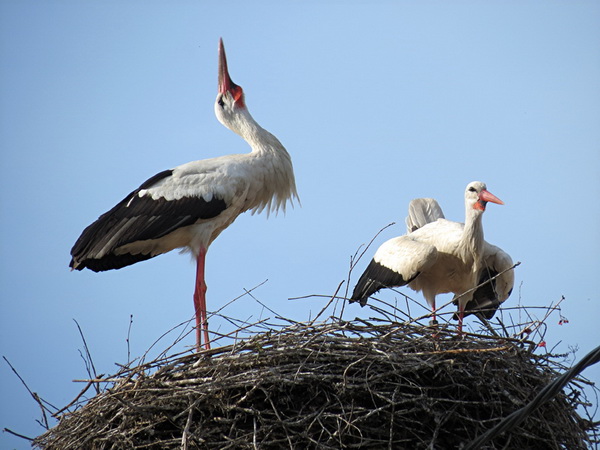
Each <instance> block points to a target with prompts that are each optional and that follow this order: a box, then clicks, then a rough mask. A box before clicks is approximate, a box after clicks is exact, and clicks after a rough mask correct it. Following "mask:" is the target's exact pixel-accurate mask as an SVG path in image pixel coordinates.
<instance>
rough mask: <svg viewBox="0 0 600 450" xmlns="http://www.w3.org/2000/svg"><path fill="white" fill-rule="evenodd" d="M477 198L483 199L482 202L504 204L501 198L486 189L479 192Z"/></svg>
mask: <svg viewBox="0 0 600 450" xmlns="http://www.w3.org/2000/svg"><path fill="white" fill-rule="evenodd" d="M479 200H483V201H484V202H492V203H497V204H498V205H504V202H503V201H502V200H500V199H499V198H498V197H496V196H495V195H494V194H492V193H491V192H488V191H486V190H485V189H484V190H483V191H481V192H480V193H479Z"/></svg>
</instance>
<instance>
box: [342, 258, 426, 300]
mask: <svg viewBox="0 0 600 450" xmlns="http://www.w3.org/2000/svg"><path fill="white" fill-rule="evenodd" d="M418 275H419V273H417V274H416V275H415V276H414V277H412V278H410V279H409V280H405V279H404V278H403V277H402V275H400V274H399V273H398V272H395V271H393V270H392V269H390V268H388V267H386V266H384V265H381V264H379V263H378V262H376V261H375V260H374V259H372V260H371V262H370V263H369V265H368V266H367V268H366V269H365V271H364V273H363V274H362V275H361V277H360V278H359V280H358V283H356V287H355V288H354V291H353V292H352V297H351V298H350V302H360V306H365V305H366V304H367V300H368V299H369V297H370V296H371V295H373V294H374V293H376V292H377V291H379V290H380V289H383V288H389V287H399V286H404V285H406V284H408V283H410V282H411V281H412V280H414V279H415V278H416V277H417V276H418Z"/></svg>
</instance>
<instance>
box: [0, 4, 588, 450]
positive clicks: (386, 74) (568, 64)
mask: <svg viewBox="0 0 600 450" xmlns="http://www.w3.org/2000/svg"><path fill="white" fill-rule="evenodd" d="M200 3H201V2H192V1H189V2H176V3H173V2H161V1H151V2H141V1H135V2H133V1H128V2H120V1H112V2H98V1H89V2H78V1H45V2H38V1H29V0H18V1H16V0H15V1H7V0H4V1H2V2H1V3H0V61H2V62H1V64H0V94H1V95H0V146H1V149H0V150H1V153H0V161H1V168H2V176H1V177H0V183H1V185H0V189H1V190H0V192H1V194H0V215H1V217H0V219H1V222H0V226H1V233H0V302H1V303H0V355H4V356H6V357H7V358H8V359H9V360H10V361H11V362H12V363H13V365H14V366H15V367H16V368H17V369H18V370H19V373H20V374H21V375H22V376H23V377H24V378H25V379H26V381H27V382H28V384H29V386H30V387H31V389H32V390H34V391H36V392H38V393H40V395H42V396H43V397H44V398H45V399H47V400H48V401H50V402H52V403H54V404H55V405H59V406H62V405H64V404H66V403H68V402H69V401H70V400H71V399H72V398H73V397H74V396H75V395H76V394H77V392H78V391H79V390H80V389H81V385H80V384H76V383H72V381H71V380H73V379H77V378H85V377H86V376H87V374H86V372H85V367H84V364H83V362H82V360H81V358H80V356H79V353H78V351H79V349H80V348H82V345H81V342H80V339H79V336H78V332H77V328H76V326H75V324H74V322H73V319H76V320H77V321H78V322H79V323H80V325H81V327H82V329H83V331H84V333H85V335H86V339H87V342H88V344H89V347H90V351H91V353H92V355H93V357H94V361H95V364H96V368H97V370H98V372H99V373H110V372H114V371H115V370H116V366H115V365H114V363H115V362H119V363H124V362H126V360H127V345H126V342H125V338H126V336H127V328H128V325H129V317H130V315H131V314H132V315H133V316H134V323H133V327H132V332H131V352H132V356H139V355H141V354H142V353H143V352H144V351H145V350H146V349H147V348H148V347H149V346H150V345H151V344H152V343H153V342H154V341H155V339H156V338H158V337H159V336H160V335H161V334H162V333H163V332H164V331H166V330H168V329H170V328H171V327H173V326H174V325H176V324H178V323H180V322H182V321H184V320H186V319H188V318H191V317H192V314H193V306H192V292H193V283H194V264H192V263H191V261H190V258H189V257H188V256H186V255H184V256H181V255H179V254H177V252H173V253H172V254H168V255H164V256H161V257H158V258H155V259H153V260H151V261H147V262H143V263H140V264H137V265H135V266H132V267H130V268H126V269H122V270H119V271H111V272H106V273H101V274H95V273H92V272H89V271H86V272H77V273H71V272H69V270H68V267H67V264H68V262H69V250H70V248H71V246H72V245H73V243H74V242H75V240H76V239H77V237H78V236H79V234H80V232H81V231H82V230H83V228H84V227H85V226H87V225H88V224H89V223H90V222H92V221H93V220H94V219H96V218H97V217H98V215H100V214H101V213H103V212H105V211H106V210H108V209H109V208H110V207H112V206H113V205H114V204H115V203H116V202H118V201H120V200H121V199H122V198H123V197H124V196H125V195H126V194H127V193H128V192H130V191H131V190H132V189H134V188H135V187H137V186H138V185H139V184H140V183H141V182H143V181H144V180H145V179H147V178H148V177H150V176H151V175H153V174H155V173H156V172H159V171H161V170H164V169H167V168H170V167H173V166H176V165H178V164H182V163H185V162H188V161H192V160H196V159H203V158H208V157H213V156H218V155H222V154H227V153H240V152H245V151H247V150H248V147H247V146H246V144H245V143H244V142H243V141H242V140H240V138H239V137H238V136H236V135H234V134H233V133H231V132H230V131H229V130H227V129H225V128H223V127H222V126H221V125H220V124H219V123H218V122H217V120H216V118H215V117H214V113H213V103H214V99H215V96H216V90H217V43H218V39H219V37H220V36H222V37H223V39H224V42H225V46H226V49H227V54H228V58H229V69H230V72H231V76H232V78H233V80H234V81H235V82H236V83H238V84H240V85H241V86H243V87H244V89H245V91H246V100H247V104H248V107H249V109H250V111H251V113H252V114H253V116H254V118H255V119H256V120H257V121H258V122H259V123H260V124H262V125H263V126H264V127H265V128H267V129H268V130H269V131H271V132H272V133H273V134H275V135H276V136H278V137H279V139H280V140H281V141H282V142H283V144H284V145H285V146H286V148H287V149H288V151H289V152H290V154H291V155H292V158H293V162H294V166H295V172H296V179H297V184H298V191H299V194H300V197H301V200H302V207H296V208H295V209H293V210H289V211H288V213H287V214H286V215H285V216H283V215H281V214H280V215H279V216H277V217H271V218H269V219H268V220H267V218H266V216H265V215H258V216H250V215H246V216H243V217H240V218H239V219H238V220H237V221H236V222H235V223H234V224H233V225H232V226H231V227H230V228H229V229H228V230H226V231H225V232H224V233H223V234H222V235H221V236H220V237H219V238H218V239H217V241H216V242H215V243H214V244H213V246H212V247H211V249H210V252H209V254H208V261H207V265H208V266H207V282H208V286H209V288H208V304H209V309H217V308H219V307H221V306H222V305H224V304H225V303H226V302H227V301H229V300H231V299H233V298H235V297H237V296H239V295H241V294H242V293H243V292H244V289H250V288H252V287H254V286H256V285H258V284H260V283H261V282H263V281H264V280H266V279H268V282H267V283H265V284H264V285H263V286H261V287H260V288H258V289H257V290H256V291H255V292H254V295H255V296H256V297H257V298H258V299H259V300H260V301H262V302H263V303H265V304H266V305H268V306H269V307H270V308H272V309H274V310H275V311H277V312H278V313H280V314H282V315H284V316H287V317H291V318H294V319H297V320H305V319H307V318H308V317H309V314H311V313H312V314H313V315H314V313H315V312H317V311H318V310H320V308H321V307H322V306H323V304H324V302H325V300H323V299H320V298H317V299H312V300H303V301H298V300H297V301H290V300H288V298H290V297H297V296H303V295H310V294H323V295H328V294H333V292H334V291H335V289H336V287H337V286H338V284H339V283H340V282H341V281H342V280H345V279H347V274H348V265H349V259H350V256H351V255H353V254H354V252H355V251H356V250H357V248H358V247H359V246H360V245H361V244H363V243H367V242H368V241H370V240H371V238H372V237H373V236H374V235H375V233H377V231H379V230H380V229H381V228H382V227H384V226H385V225H387V224H389V223H390V222H396V225H395V226H393V227H390V228H388V229H386V230H385V231H384V232H383V233H382V235H380V236H379V237H378V238H377V240H376V241H375V247H374V248H373V249H372V250H371V251H370V252H369V255H368V256H367V257H366V258H365V259H364V260H363V261H361V263H360V264H359V267H358V268H357V272H358V273H354V277H353V279H352V281H351V285H352V286H351V287H353V285H354V282H355V281H356V279H357V277H358V276H359V275H360V272H361V271H362V270H363V269H364V267H365V266H366V264H367V263H368V259H369V258H370V256H371V255H372V253H373V252H374V250H375V248H376V246H378V245H379V244H381V243H382V242H383V241H384V240H386V239H388V238H390V237H393V236H395V235H399V234H402V233H404V225H403V221H404V217H405V215H406V208H407V205H408V202H409V201H410V200H411V199H413V198H415V197H425V196H427V197H435V198H437V199H438V200H439V202H440V203H441V205H442V207H443V209H444V211H445V213H446V216H447V217H448V218H450V219H454V220H458V221H462V220H463V218H464V206H463V191H464V188H465V186H466V184H467V183H468V182H470V181H473V180H481V181H484V182H486V183H487V184H488V188H489V190H490V191H491V192H493V193H494V194H495V195H497V196H498V197H500V198H501V199H502V200H504V202H505V203H506V204H505V206H497V205H490V207H489V208H488V210H487V212H486V214H485V217H484V227H485V233H486V239H487V240H488V241H490V242H492V243H494V244H496V245H499V246H501V247H502V248H503V249H505V250H506V251H508V252H509V253H510V254H511V255H512V256H513V259H514V260H515V261H521V262H522V265H521V266H520V267H519V268H518V269H517V272H516V278H517V288H516V289H515V292H514V293H513V295H512V297H511V298H510V299H509V300H508V302H507V304H506V305H507V306H514V305H516V304H517V303H518V302H519V299H520V301H521V302H522V303H523V304H527V305H549V304H550V303H551V302H553V301H556V300H558V299H559V298H560V297H561V295H564V296H565V297H566V301H565V302H564V305H563V315H564V316H565V317H567V318H568V319H569V324H567V325H562V326H559V325H558V324H557V322H558V317H557V316H554V317H555V319H556V320H551V321H550V323H549V325H550V326H549V329H548V330H547V333H546V341H547V343H548V347H553V346H555V345H558V347H556V350H557V351H565V352H566V351H569V349H570V348H575V347H577V348H579V351H578V352H577V354H576V358H577V359H579V358H581V357H582V356H583V355H584V354H585V353H586V352H587V351H589V350H590V349H592V348H593V347H595V346H596V345H597V344H598V341H600V339H599V337H600V332H599V331H598V329H599V327H598V320H599V318H600V302H599V290H598V274H599V273H600V262H599V258H598V253H599V251H600V232H599V230H600V227H599V225H600V208H599V206H598V203H599V201H600V181H599V180H600V126H599V125H600V27H599V26H598V24H599V23H600V3H598V2H595V1H589V2H583V1H560V2H559V1H546V2H541V1H514V2H507V1H502V2H495V1H487V2H475V1H460V2H445V1H440V2H430V1H422V2H407V1H393V2H392V1H390V2H386V1H376V2H367V3H364V4H363V2H341V1H338V2H316V1H315V2H291V3H290V2H285V5H284V4H283V3H281V2H274V1H273V2H265V3H262V4H261V5H257V4H256V3H257V2H223V1H218V2H217V1H209V2H202V4H200ZM323 3H325V4H323ZM406 292H407V293H409V294H412V292H411V291H408V290H407V291H406ZM414 296H415V297H416V298H417V299H419V300H421V301H423V300H422V297H421V296H419V295H416V294H415V295H414ZM383 297H386V298H388V299H390V300H392V301H393V299H394V297H396V295H395V294H393V293H392V292H390V293H388V294H387V296H383ZM446 300H447V299H446ZM423 302H424V301H423ZM440 304H441V302H440ZM224 312H225V313H226V314H228V315H231V316H234V317H238V318H241V319H247V318H249V317H252V318H255V319H257V318H258V317H260V316H261V314H262V315H263V317H264V316H265V315H266V314H269V313H267V312H265V311H262V309H261V307H260V305H258V304H257V303H256V302H255V301H253V300H252V299H250V298H249V297H246V298H244V299H243V300H240V301H238V302H236V303H235V304H234V306H233V307H230V308H229V309H225V311H224ZM370 314H372V313H371V312H370V311H369V310H368V309H361V308H360V307H358V306H357V305H352V306H350V307H347V308H346V312H345V317H346V318H352V317H355V316H369V315H370ZM470 323H472V322H470ZM227 327H228V324H227V323H222V322H220V321H219V320H218V319H215V320H213V321H212V322H211V328H215V329H222V330H225V329H228V328H227ZM193 339H194V338H193V336H192V335H190V337H189V338H188V339H187V341H186V343H187V344H192V343H193ZM165 345H166V343H165ZM585 375H587V376H588V377H590V378H592V379H594V380H595V381H600V368H598V367H594V368H592V369H589V370H588V371H587V372H585ZM0 380H1V381H0V428H4V427H8V428H11V429H13V430H15V431H18V432H21V433H24V434H28V435H37V434H39V433H40V432H41V431H42V429H41V428H40V427H39V426H37V424H36V423H35V421H34V420H35V419H36V418H38V417H39V410H38V407H37V405H36V404H35V403H34V402H33V401H32V400H30V398H29V397H28V394H27V393H26V391H25V390H24V389H23V388H22V386H21V384H20V382H19V381H18V380H17V379H16V377H15V376H14V375H13V374H12V372H11V371H10V369H9V368H8V367H7V365H6V364H4V361H0ZM0 447H2V448H26V447H27V446H26V445H25V443H24V442H22V441H20V440H17V439H15V438H12V437H11V436H8V435H6V434H1V435H0Z"/></svg>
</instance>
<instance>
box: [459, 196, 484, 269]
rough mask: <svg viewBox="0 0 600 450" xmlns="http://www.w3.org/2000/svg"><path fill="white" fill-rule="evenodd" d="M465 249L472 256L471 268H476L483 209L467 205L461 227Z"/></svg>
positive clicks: (479, 254)
mask: <svg viewBox="0 0 600 450" xmlns="http://www.w3.org/2000/svg"><path fill="white" fill-rule="evenodd" d="M463 242H464V244H465V249H466V250H467V251H468V252H469V253H470V254H471V256H472V258H473V270H478V266H479V262H480V259H481V253H482V250H483V243H484V240H483V211H480V210H477V209H474V208H473V207H471V206H470V205H468V206H467V211H466V218H465V227H464V229H463Z"/></svg>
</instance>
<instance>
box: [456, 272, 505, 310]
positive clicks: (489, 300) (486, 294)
mask: <svg viewBox="0 0 600 450" xmlns="http://www.w3.org/2000/svg"><path fill="white" fill-rule="evenodd" d="M498 274H499V272H498V271H497V270H493V269H489V268H488V269H487V270H483V271H482V272H481V277H479V283H477V284H478V285H479V284H481V283H484V282H485V281H487V280H489V279H490V278H493V277H495V276H496V275H498ZM454 304H455V305H457V304H458V300H454ZM499 307H500V300H498V294H497V293H496V280H492V281H490V282H489V283H486V284H484V285H483V286H481V287H479V288H478V289H477V290H476V291H475V293H474V294H473V298H472V299H471V300H469V302H468V303H467V304H466V305H465V312H464V317H466V316H468V315H469V314H481V315H482V316H483V317H485V318H486V319H487V320H490V319H491V318H492V317H494V314H496V311H497V310H498V308H499ZM452 319H454V320H458V313H454V315H453V316H452Z"/></svg>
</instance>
